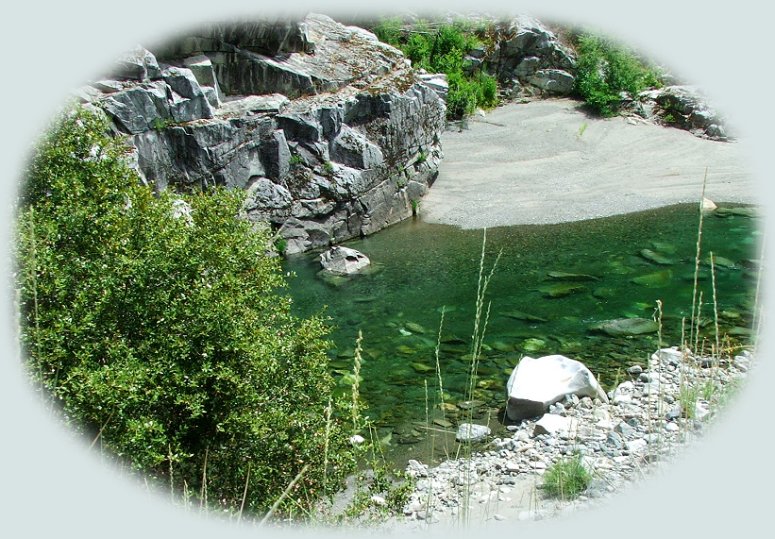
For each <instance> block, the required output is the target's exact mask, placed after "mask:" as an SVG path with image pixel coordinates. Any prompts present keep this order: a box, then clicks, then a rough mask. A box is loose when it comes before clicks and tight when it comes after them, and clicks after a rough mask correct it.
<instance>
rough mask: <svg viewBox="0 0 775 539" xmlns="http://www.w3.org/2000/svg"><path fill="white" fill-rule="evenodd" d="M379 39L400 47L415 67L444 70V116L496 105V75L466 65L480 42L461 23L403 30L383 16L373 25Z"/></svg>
mask: <svg viewBox="0 0 775 539" xmlns="http://www.w3.org/2000/svg"><path fill="white" fill-rule="evenodd" d="M374 33H375V34H376V35H377V37H379V39H380V40H381V41H384V42H385V43H388V44H390V45H393V46H394V47H397V48H399V49H401V51H402V52H403V53H404V54H405V55H406V57H407V58H409V59H410V60H411V61H412V65H413V66H414V67H415V68H417V69H425V70H426V71H428V72H429V73H445V74H446V75H447V83H448V84H449V94H448V96H447V116H448V117H449V118H450V119H458V118H462V117H464V116H469V115H471V114H473V113H474V111H476V109H477V108H485V109H486V108H492V107H494V106H496V105H497V104H498V84H497V82H496V80H495V77H492V76H491V75H488V74H486V73H484V72H482V71H480V70H477V69H472V68H470V66H467V65H466V61H465V56H466V54H468V52H469V51H471V50H472V49H475V48H477V47H480V46H481V45H482V43H481V42H480V41H479V39H478V38H477V37H476V35H475V34H474V33H473V29H472V28H471V27H470V26H469V25H467V24H465V23H464V22H462V21H460V22H455V23H452V24H446V23H445V24H439V25H431V23H429V22H425V21H420V22H419V23H416V24H414V25H413V26H412V27H411V29H405V28H404V27H403V24H402V22H401V20H400V19H396V18H391V19H384V20H382V21H380V22H379V24H377V25H376V26H375V27H374Z"/></svg>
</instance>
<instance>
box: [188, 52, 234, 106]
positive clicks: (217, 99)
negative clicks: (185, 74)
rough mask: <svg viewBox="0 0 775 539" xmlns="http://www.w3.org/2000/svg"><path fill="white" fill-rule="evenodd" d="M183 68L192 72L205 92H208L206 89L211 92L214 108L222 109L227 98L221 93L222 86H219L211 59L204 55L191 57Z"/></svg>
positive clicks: (211, 103) (211, 101)
mask: <svg viewBox="0 0 775 539" xmlns="http://www.w3.org/2000/svg"><path fill="white" fill-rule="evenodd" d="M183 66H184V67H186V68H188V69H190V70H191V73H193V75H194V77H195V78H196V81H197V82H198V83H199V85H200V86H201V87H202V90H203V91H205V92H206V89H209V90H210V91H211V96H212V97H208V101H209V103H210V105H211V106H212V107H213V108H218V107H220V105H221V101H222V100H223V98H224V97H225V96H224V95H223V93H222V92H221V88H220V86H218V78H217V77H216V75H215V69H214V68H213V63H212V61H211V60H210V58H208V57H207V56H205V55H204V54H198V55H196V56H189V57H188V58H185V59H184V60H183Z"/></svg>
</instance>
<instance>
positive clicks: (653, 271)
mask: <svg viewBox="0 0 775 539" xmlns="http://www.w3.org/2000/svg"><path fill="white" fill-rule="evenodd" d="M750 210H751V209H750V208H736V209H735V208H732V209H730V208H727V209H726V210H725V209H723V208H722V211H720V212H717V213H716V214H711V215H707V216H706V217H705V219H704V225H703V235H702V251H703V255H702V264H701V266H700V275H699V277H700V281H699V291H698V294H700V293H701V294H702V305H701V316H702V318H703V324H704V325H703V332H704V333H703V336H705V337H707V340H706V341H705V343H706V344H705V346H706V347H707V348H708V349H709V347H710V345H711V343H712V342H715V336H714V332H713V329H714V323H713V311H714V309H713V287H712V281H713V279H711V272H710V267H709V265H708V263H707V260H708V253H710V252H713V254H714V257H715V260H716V264H715V265H716V275H715V283H716V296H717V303H718V305H717V310H718V314H719V323H720V326H721V333H722V334H729V335H731V336H732V337H733V338H734V339H736V340H740V339H742V340H743V341H744V342H747V339H748V338H749V337H750V331H749V329H748V328H750V327H751V316H752V311H753V307H754V292H755V287H756V279H757V256H758V255H757V252H756V250H757V243H758V242H757V236H758V235H759V230H758V229H757V220H756V219H755V218H752V217H751V215H752V213H751V211H750ZM697 225H698V213H697V206H696V205H694V204H693V205H680V206H673V207H669V208H663V209H660V210H655V211H648V212H642V213H638V214H630V215H626V216H617V217H611V218H606V219H597V220H591V221H584V222H579V223H565V224H559V225H548V226H547V225H542V226H516V227H503V228H496V229H490V230H488V231H487V248H486V252H487V254H486V258H485V266H486V268H488V269H489V267H490V266H491V265H492V263H493V262H494V260H495V255H496V254H497V253H498V252H501V253H502V254H501V257H500V260H499V262H498V265H497V267H496V269H495V273H494V275H493V278H492V281H491V283H490V287H489V290H488V294H487V301H488V302H490V313H489V320H488V324H487V329H486V335H485V339H484V343H485V346H484V349H483V354H482V357H481V360H480V363H479V369H478V380H477V388H476V390H475V394H474V399H475V401H476V402H474V403H473V406H474V412H473V413H474V417H475V418H477V419H478V422H485V421H488V420H489V422H490V423H491V424H494V425H497V416H498V410H499V408H502V407H503V404H504V401H505V383H506V380H507V378H508V374H509V373H510V372H511V370H512V369H513V368H514V366H515V364H516V363H517V361H518V360H519V358H520V357H521V356H523V355H531V356H533V357H538V356H540V355H547V354H553V353H560V354H564V355H566V356H569V357H572V358H574V359H578V360H581V361H583V362H584V363H585V364H586V365H587V366H588V367H589V368H590V369H591V370H592V372H593V373H595V375H596V376H597V377H598V379H599V380H600V381H601V383H602V384H603V385H604V387H606V388H607V389H610V387H611V386H612V385H614V384H615V383H616V381H617V379H619V378H620V377H621V376H622V374H621V373H622V372H624V370H625V369H626V368H627V367H629V366H630V365H633V364H635V363H640V364H645V362H646V360H647V358H648V356H649V355H650V354H651V353H652V352H653V351H654V350H655V349H656V347H657V332H656V331H655V330H656V324H654V323H653V321H652V320H653V316H654V312H655V307H656V301H657V300H661V301H662V304H663V310H664V314H663V318H662V319H663V326H662V335H663V337H662V339H663V343H665V344H667V345H674V344H678V342H679V341H680V339H681V334H682V333H681V332H682V318H684V317H685V318H686V319H687V320H688V319H689V318H690V316H691V306H692V288H693V286H692V284H693V277H694V266H695V262H694V261H695V252H696V241H697ZM482 236H483V234H482V231H481V230H478V231H476V230H474V231H471V230H461V229H458V228H455V227H451V226H444V225H431V224H426V223H423V222H422V221H419V220H415V221H408V222H405V223H402V224H399V225H397V226H394V227H392V228H390V229H388V230H385V231H382V232H380V233H378V234H376V235H374V236H371V237H369V238H365V239H362V240H358V241H352V242H348V243H347V244H346V245H347V246H349V247H352V248H354V249H358V250H359V251H362V252H363V253H365V254H366V255H367V256H369V257H370V258H371V260H372V264H373V265H374V266H375V268H376V269H377V271H375V272H373V273H371V274H368V275H359V276H356V277H354V278H351V279H340V280H333V281H332V280H328V281H327V280H324V279H321V277H320V276H318V275H317V274H318V272H319V270H320V265H319V263H318V256H317V254H312V253H310V254H305V255H301V256H297V257H293V258H292V259H290V260H288V261H286V263H285V269H286V270H287V271H291V272H294V273H295V274H296V277H295V278H292V279H291V280H290V292H291V295H292V297H293V298H294V303H295V309H296V313H297V314H299V315H302V316H307V315H311V314H314V313H318V312H320V311H321V309H323V307H324V306H325V314H327V315H328V316H329V317H331V319H332V322H333V324H334V325H335V327H336V329H335V331H334V333H333V340H334V341H335V343H336V349H335V350H332V352H331V360H332V361H331V367H332V370H333V371H334V373H335V375H336V376H337V379H338V380H339V381H340V390H341V391H342V393H345V392H347V393H349V391H350V386H349V385H348V384H349V383H351V382H352V375H351V373H352V367H353V349H354V346H355V339H356V337H357V335H358V331H359V330H360V331H361V332H362V333H363V349H364V352H363V358H364V360H363V366H362V370H361V376H362V377H363V381H362V382H361V385H360V391H361V395H362V397H363V398H364V400H365V402H366V403H367V406H368V412H367V414H368V415H369V417H370V418H371V419H372V420H374V421H375V422H376V424H377V426H378V430H377V435H378V436H379V437H380V438H382V439H383V440H384V441H385V442H389V443H386V444H385V445H386V447H388V448H395V447H399V448H400V449H399V450H398V451H397V453H398V454H400V455H401V458H407V457H412V456H418V457H423V456H426V455H423V453H422V452H423V451H424V450H425V449H424V448H423V445H422V444H421V443H420V442H422V441H423V440H425V438H426V436H425V433H426V432H427V427H428V426H430V427H431V428H434V429H438V430H439V431H445V430H446V431H452V430H454V426H455V424H456V420H457V418H458V417H460V418H461V419H462V415H460V414H462V413H463V412H462V409H464V408H466V407H467V406H468V405H470V403H465V402H462V401H465V400H466V390H467V388H468V373H469V371H470V365H471V363H470V359H471V356H470V351H471V335H472V332H473V325H474V309H475V298H476V287H477V278H478V272H479V263H480V256H481V250H482ZM442 310H443V311H444V321H443V328H442V332H441V342H440V346H439V367H440V371H441V375H442V383H443V391H444V401H445V410H444V411H443V414H442V410H441V409H440V407H439V403H440V400H441V399H440V396H439V382H438V377H437V373H436V359H435V349H436V346H437V341H438V338H439V335H438V332H439V325H440V321H441V316H442V315H441V313H442ZM620 319H640V320H636V322H632V321H625V322H621V321H619V322H616V323H607V321H610V320H620ZM631 326H634V327H631ZM606 329H607V332H606V331H605V330H606ZM641 332H643V333H641ZM686 332H687V335H688V332H689V329H688V322H687V324H686ZM633 333H637V334H633ZM426 388H427V389H426ZM426 406H427V410H428V412H427V413H426ZM465 413H466V414H467V413H468V412H467V411H466V412H465ZM452 438H454V436H452Z"/></svg>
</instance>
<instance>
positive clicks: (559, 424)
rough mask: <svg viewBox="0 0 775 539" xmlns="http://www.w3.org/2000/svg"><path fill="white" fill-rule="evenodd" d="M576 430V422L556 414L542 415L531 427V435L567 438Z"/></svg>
mask: <svg viewBox="0 0 775 539" xmlns="http://www.w3.org/2000/svg"><path fill="white" fill-rule="evenodd" d="M577 428H578V421H577V420H575V419H573V418H570V417H565V416H561V415H557V414H544V415H543V416H542V417H541V419H539V420H538V421H536V424H535V426H534V427H533V435H534V436H538V435H541V434H550V435H552V436H558V437H567V436H570V435H571V434H572V433H573V432H575V431H576V429H577Z"/></svg>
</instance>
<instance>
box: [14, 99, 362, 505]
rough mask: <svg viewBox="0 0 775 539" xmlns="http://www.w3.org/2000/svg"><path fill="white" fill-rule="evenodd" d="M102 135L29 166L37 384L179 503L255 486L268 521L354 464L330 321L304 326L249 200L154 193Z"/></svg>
mask: <svg viewBox="0 0 775 539" xmlns="http://www.w3.org/2000/svg"><path fill="white" fill-rule="evenodd" d="M105 132H106V123H105V122H104V120H102V119H101V118H100V117H99V116H96V115H94V114H92V113H86V112H79V113H77V114H70V115H67V116H66V117H64V118H63V119H62V121H61V123H59V124H58V126H57V127H56V128H55V129H53V130H52V131H51V132H50V133H49V134H48V135H47V136H46V137H45V138H44V139H43V140H42V142H41V144H40V146H39V148H38V150H37V153H36V155H35V157H34V159H33V161H32V162H31V165H30V167H29V169H28V174H27V178H26V180H27V181H26V184H25V186H24V190H23V192H22V194H21V200H20V208H19V214H18V221H17V266H18V267H17V273H16V286H17V287H18V289H19V298H20V301H19V304H20V310H21V341H22V346H23V349H24V352H25V356H26V362H27V367H28V371H29V374H30V376H31V377H32V378H33V379H34V380H35V381H36V382H37V383H38V384H39V386H40V387H41V388H42V390H43V391H44V393H45V394H47V395H49V396H50V397H51V398H52V400H54V401H55V402H57V403H58V404H59V405H60V406H61V408H62V412H63V415H64V418H65V420H66V421H67V422H68V423H70V424H71V425H72V427H73V428H75V429H76V430H77V431H79V432H81V433H82V434H84V435H85V436H88V437H89V438H95V437H96V436H99V437H100V438H101V443H102V445H103V447H104V448H105V449H106V450H107V451H108V452H109V454H113V455H115V457H116V458H117V460H118V461H119V462H120V463H122V465H125V466H127V467H128V468H129V469H131V470H135V471H137V472H139V473H141V474H142V475H144V476H145V477H147V478H150V479H151V480H155V481H156V483H158V484H166V485H167V487H169V486H170V484H172V485H171V486H172V487H174V488H175V489H176V490H177V491H179V492H180V491H182V490H183V488H184V484H185V485H186V486H187V489H188V492H189V493H196V495H198V493H199V492H202V491H206V493H207V497H208V499H209V500H210V501H212V502H213V503H216V504H218V505H219V506H221V507H222V508H225V509H234V508H238V507H239V504H240V503H241V501H242V492H243V489H244V486H245V484H246V481H248V475H249V481H248V491H247V498H246V501H245V507H246V510H252V511H255V512H260V511H265V510H266V509H267V508H268V507H269V506H270V505H271V504H272V503H273V502H274V501H275V500H277V499H278V497H279V496H280V494H281V493H282V492H283V490H284V489H285V487H286V486H287V485H289V484H290V483H291V481H292V480H293V479H294V478H295V477H296V476H297V475H298V474H299V472H300V471H301V470H302V469H304V467H305V466H306V467H307V471H306V473H305V474H304V475H303V476H302V477H301V479H300V481H299V482H298V483H297V487H296V490H294V491H293V492H291V493H290V496H289V497H288V498H287V499H286V502H285V503H287V504H289V505H290V504H301V505H302V506H305V505H307V504H309V503H310V500H314V498H315V496H316V495H319V494H323V493H326V492H330V491H332V490H334V489H335V488H336V487H337V486H338V485H339V483H340V482H341V480H342V479H343V477H344V475H345V474H346V473H347V472H348V470H349V469H350V466H351V464H352V458H351V457H352V455H351V453H350V449H349V447H350V444H349V443H348V441H347V437H346V436H345V434H344V432H343V429H342V428H341V424H340V421H339V420H338V419H336V417H341V416H343V415H345V414H346V413H347V409H346V406H347V405H346V404H336V403H335V408H336V409H337V410H338V411H339V413H338V414H337V413H335V414H334V418H335V420H333V423H329V425H328V426H327V425H326V423H327V422H326V421H325V419H324V418H325V414H324V410H325V408H326V406H327V404H328V402H329V398H330V395H331V393H332V389H333V386H334V382H333V380H332V378H331V376H330V374H329V373H328V362H327V357H326V349H327V347H328V342H327V340H326V335H327V332H328V329H327V327H326V326H325V324H324V322H323V320H321V319H320V318H312V319H309V320H299V319H297V318H295V317H294V316H292V315H291V313H290V300H289V299H288V298H287V297H286V296H284V295H282V293H281V290H282V288H283V286H284V281H283V278H282V274H281V272H280V271H279V266H278V263H279V262H278V261H277V260H275V259H272V258H269V257H267V256H265V254H264V253H265V251H266V246H267V245H268V241H269V238H268V237H267V235H266V233H265V232H260V231H255V230H254V229H253V228H252V227H251V225H250V223H248V222H247V221H246V220H242V219H237V218H235V217H236V216H237V214H238V213H239V211H240V207H241V203H242V200H241V197H240V194H239V193H238V192H229V191H224V190H215V191H214V192H211V193H199V194H195V195H190V196H185V197H176V196H174V195H173V194H170V193H168V192H162V193H160V194H154V193H153V192H152V190H151V189H150V188H148V187H146V186H143V185H141V184H140V182H139V181H138V179H137V176H136V174H135V173H134V171H132V170H131V169H130V168H129V167H128V166H127V165H126V163H125V161H124V159H123V156H122V147H121V145H120V143H119V142H118V141H116V140H114V139H111V138H109V137H107V136H105V135H104V134H103V133H105ZM180 198H182V199H183V201H184V204H185V205H187V207H188V209H190V211H189V212H187V213H188V214H189V215H190V217H189V218H182V217H175V208H179V206H180V202H179V200H178V199H180ZM324 449H325V450H324ZM324 462H326V463H327V469H326V470H324V465H323V463H324ZM205 466H206V485H203V484H202V481H203V477H204V476H205V474H204V471H205ZM184 482H185V483H184Z"/></svg>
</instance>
